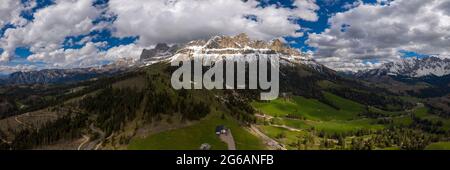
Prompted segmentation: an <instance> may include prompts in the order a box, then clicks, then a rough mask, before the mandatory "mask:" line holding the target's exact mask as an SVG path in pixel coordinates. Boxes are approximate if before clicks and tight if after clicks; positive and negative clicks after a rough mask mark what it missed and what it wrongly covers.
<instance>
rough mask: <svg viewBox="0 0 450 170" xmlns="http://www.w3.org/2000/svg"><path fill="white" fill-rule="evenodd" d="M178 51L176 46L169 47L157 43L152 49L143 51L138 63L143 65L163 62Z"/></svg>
mask: <svg viewBox="0 0 450 170" xmlns="http://www.w3.org/2000/svg"><path fill="white" fill-rule="evenodd" d="M178 49H179V46H178V45H172V46H169V45H167V44H165V43H159V44H157V45H156V46H155V48H153V49H149V50H148V49H144V50H143V51H142V54H141V57H140V61H141V62H143V63H152V62H158V61H161V60H165V59H167V58H169V57H171V56H172V55H173V54H175V53H176V52H177V50H178Z"/></svg>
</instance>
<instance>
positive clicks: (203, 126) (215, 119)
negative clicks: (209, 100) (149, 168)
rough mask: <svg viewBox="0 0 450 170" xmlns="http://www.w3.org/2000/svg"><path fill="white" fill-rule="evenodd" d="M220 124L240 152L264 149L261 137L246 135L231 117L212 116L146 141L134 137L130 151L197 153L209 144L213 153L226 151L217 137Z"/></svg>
mask: <svg viewBox="0 0 450 170" xmlns="http://www.w3.org/2000/svg"><path fill="white" fill-rule="evenodd" d="M217 125H225V126H226V127H228V128H230V129H231V132H232V134H233V137H234V139H235V142H236V147H237V149H239V150H253V149H255V150H256V149H264V146H263V144H262V143H261V142H260V140H259V139H258V138H256V137H255V136H253V135H252V134H250V133H249V132H247V131H246V130H245V129H244V128H242V127H240V125H239V124H238V123H237V122H236V121H235V120H234V119H233V118H230V117H226V118H225V119H221V113H218V112H217V113H213V114H211V115H209V116H207V117H206V118H205V119H203V120H201V121H199V122H198V123H195V124H194V125H192V126H189V127H186V128H181V129H176V130H170V131H166V132H161V133H158V134H154V135H151V136H148V137H146V138H144V139H141V138H135V139H133V140H132V141H131V143H130V145H129V146H128V149H132V150H196V149H199V147H200V145H201V144H203V143H208V144H210V145H211V146H212V148H211V149H214V150H226V149H227V146H226V144H225V143H223V142H222V141H220V139H219V138H218V137H217V136H216V134H215V128H216V126H217Z"/></svg>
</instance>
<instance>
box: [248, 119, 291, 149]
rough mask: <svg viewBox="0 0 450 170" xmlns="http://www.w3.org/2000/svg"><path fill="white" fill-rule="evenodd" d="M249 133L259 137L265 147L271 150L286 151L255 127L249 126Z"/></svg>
mask: <svg viewBox="0 0 450 170" xmlns="http://www.w3.org/2000/svg"><path fill="white" fill-rule="evenodd" d="M250 131H251V132H253V133H254V134H256V135H257V136H258V137H260V138H261V139H262V140H263V141H264V143H265V144H266V145H268V146H269V147H270V148H271V149H273V150H287V149H286V148H285V147H284V146H283V145H282V144H280V143H278V142H277V141H276V140H274V139H272V138H270V137H268V136H267V135H266V134H264V133H262V132H261V131H260V130H259V129H258V128H257V127H256V126H255V125H251V126H250Z"/></svg>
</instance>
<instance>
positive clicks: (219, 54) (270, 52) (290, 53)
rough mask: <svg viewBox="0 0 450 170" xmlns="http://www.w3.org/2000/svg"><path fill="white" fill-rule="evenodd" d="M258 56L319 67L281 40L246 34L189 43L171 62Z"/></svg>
mask: <svg viewBox="0 0 450 170" xmlns="http://www.w3.org/2000/svg"><path fill="white" fill-rule="evenodd" d="M258 56H267V57H279V58H280V60H282V61H283V62H284V63H301V64H305V65H310V66H311V67H314V68H316V67H319V66H320V64H318V63H316V62H315V61H314V60H312V58H311V57H310V56H309V55H307V54H304V53H301V52H300V51H298V50H297V49H294V48H290V47H289V46H287V45H285V44H284V43H283V42H282V41H281V40H279V39H276V40H273V41H271V42H266V41H262V40H251V39H250V38H249V37H248V36H247V35H246V34H239V35H237V36H234V37H233V36H215V37H212V38H211V39H209V40H207V41H203V40H197V41H191V42H189V43H187V44H186V45H185V46H184V47H183V48H181V49H180V50H178V51H177V53H176V54H175V55H174V56H173V57H171V60H190V59H192V58H200V57H201V58H208V59H209V60H213V61H214V60H223V59H227V60H228V59H231V60H236V59H239V58H241V57H243V58H246V59H256V58H258Z"/></svg>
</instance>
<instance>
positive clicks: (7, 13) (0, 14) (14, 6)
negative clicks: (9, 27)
mask: <svg viewBox="0 0 450 170" xmlns="http://www.w3.org/2000/svg"><path fill="white" fill-rule="evenodd" d="M22 10H25V5H23V4H22V3H21V2H20V1H18V0H1V1H0V28H2V27H4V26H5V25H6V24H13V25H23V24H24V22H26V20H25V19H23V18H21V17H20V12H21V11H22Z"/></svg>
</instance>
